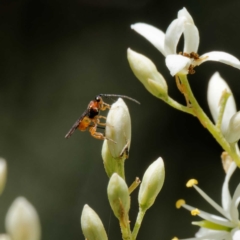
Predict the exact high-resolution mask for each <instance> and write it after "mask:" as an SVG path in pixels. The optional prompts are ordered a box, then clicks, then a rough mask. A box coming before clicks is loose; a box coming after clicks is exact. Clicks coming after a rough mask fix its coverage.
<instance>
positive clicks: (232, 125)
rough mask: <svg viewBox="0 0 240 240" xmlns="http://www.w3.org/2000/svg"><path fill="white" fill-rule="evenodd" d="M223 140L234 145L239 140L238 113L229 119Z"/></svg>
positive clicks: (239, 120) (239, 116) (239, 122)
mask: <svg viewBox="0 0 240 240" xmlns="http://www.w3.org/2000/svg"><path fill="white" fill-rule="evenodd" d="M225 139H226V140H227V141H228V142H229V143H235V142H237V141H238V140H239V139H240V112H237V113H235V114H234V115H233V116H232V117H231V119H230V122H229V125H228V129H227V132H226V134H225Z"/></svg>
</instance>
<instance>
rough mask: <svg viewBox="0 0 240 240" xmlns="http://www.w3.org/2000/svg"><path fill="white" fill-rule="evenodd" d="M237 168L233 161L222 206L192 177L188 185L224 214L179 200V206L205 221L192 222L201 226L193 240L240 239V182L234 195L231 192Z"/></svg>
mask: <svg viewBox="0 0 240 240" xmlns="http://www.w3.org/2000/svg"><path fill="white" fill-rule="evenodd" d="M235 169H236V164H235V162H232V163H231V165H230V167H229V169H228V171H227V174H226V176H225V180H224V183H223V187H222V206H220V205H218V204H217V203H216V202H215V201H214V200H212V199H211V198H210V197H209V196H208V195H207V194H206V193H205V192H203V191H202V190H201V189H200V188H199V187H198V186H196V184H197V181H196V180H194V179H192V180H190V181H188V183H187V187H192V186H193V187H194V188H195V189H196V190H197V191H198V193H199V194H200V195H201V196H202V197H203V198H204V199H205V200H206V201H207V202H208V203H209V204H210V205H212V206H213V207H214V208H215V209H216V210H217V211H218V212H219V213H220V214H221V215H222V216H223V217H222V216H221V217H220V216H217V215H214V214H210V213H207V212H204V211H202V210H199V209H196V208H194V207H192V206H190V205H187V204H186V203H185V201H184V200H178V202H177V203H176V206H177V208H180V207H184V208H185V209H187V210H189V211H191V214H192V215H198V216H199V217H201V218H202V219H204V220H203V221H200V222H192V224H193V225H197V226H200V229H199V231H198V232H197V233H196V235H195V238H190V239H191V240H198V239H204V240H239V239H240V221H239V212H238V204H239V202H240V184H239V185H238V186H237V188H236V190H235V192H234V194H233V197H231V195H230V192H229V180H230V178H231V176H232V174H233V172H234V170H235Z"/></svg>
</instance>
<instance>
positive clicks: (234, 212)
mask: <svg viewBox="0 0 240 240" xmlns="http://www.w3.org/2000/svg"><path fill="white" fill-rule="evenodd" d="M239 201H240V183H239V184H238V186H237V188H236V190H235V192H234V194H233V198H232V202H231V207H230V215H231V218H232V219H231V220H232V221H233V222H234V223H236V224H238V222H239V220H238V218H239V212H238V204H239Z"/></svg>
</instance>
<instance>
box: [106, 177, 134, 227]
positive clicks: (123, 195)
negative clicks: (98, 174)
mask: <svg viewBox="0 0 240 240" xmlns="http://www.w3.org/2000/svg"><path fill="white" fill-rule="evenodd" d="M107 193H108V200H109V202H110V205H111V208H112V210H113V212H114V214H115V216H116V217H117V218H118V219H119V221H121V222H122V223H123V224H124V225H125V226H126V225H127V224H128V211H129V208H130V197H129V192H128V187H127V184H126V183H125V181H124V180H123V179H122V178H121V177H120V176H118V174H117V173H114V174H113V175H112V177H111V178H110V180H109V183H108V188H107Z"/></svg>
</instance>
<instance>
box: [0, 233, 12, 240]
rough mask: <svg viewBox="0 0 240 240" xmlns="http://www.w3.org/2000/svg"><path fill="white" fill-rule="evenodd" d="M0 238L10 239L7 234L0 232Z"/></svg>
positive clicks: (2, 239)
mask: <svg viewBox="0 0 240 240" xmlns="http://www.w3.org/2000/svg"><path fill="white" fill-rule="evenodd" d="M0 240H11V238H10V237H9V236H8V235H7V234H0Z"/></svg>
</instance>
